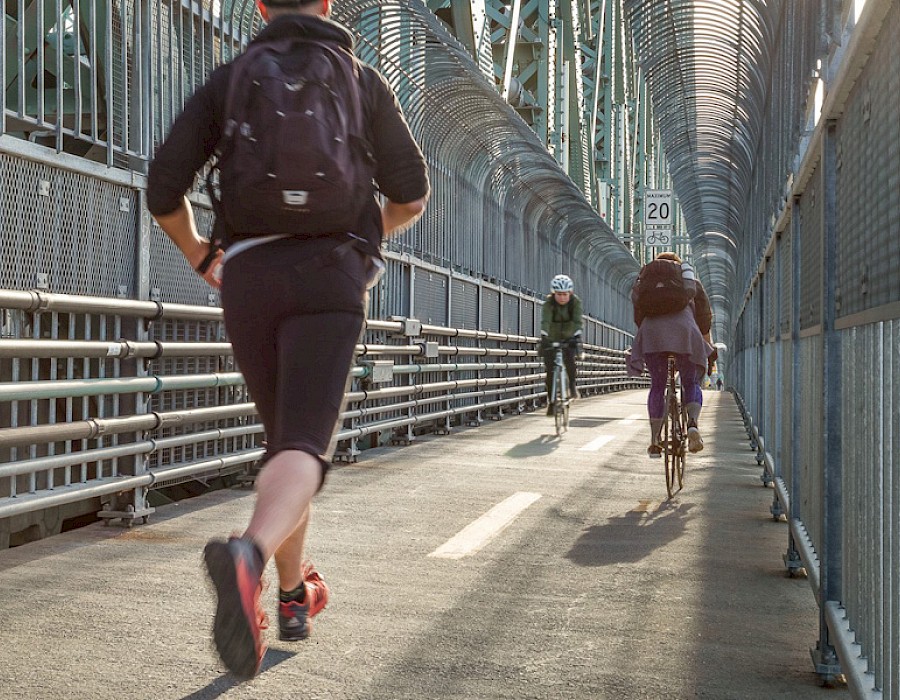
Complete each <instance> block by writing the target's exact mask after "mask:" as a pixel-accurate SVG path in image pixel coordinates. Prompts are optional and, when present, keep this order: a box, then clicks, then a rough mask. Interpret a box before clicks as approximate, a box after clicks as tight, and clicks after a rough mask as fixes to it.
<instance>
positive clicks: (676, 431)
mask: <svg viewBox="0 0 900 700" xmlns="http://www.w3.org/2000/svg"><path fill="white" fill-rule="evenodd" d="M675 375H676V371H675V358H674V357H671V356H670V357H669V377H668V380H667V381H666V416H665V421H664V423H663V442H662V448H663V457H664V458H665V467H666V492H667V493H668V494H669V498H672V497H673V496H674V495H675V494H676V493H678V492H679V491H681V489H682V488H683V487H684V460H685V456H686V455H687V449H688V446H687V416H686V415H685V412H684V407H683V405H682V401H681V394H680V387H679V383H678V381H677V379H676V376H675Z"/></svg>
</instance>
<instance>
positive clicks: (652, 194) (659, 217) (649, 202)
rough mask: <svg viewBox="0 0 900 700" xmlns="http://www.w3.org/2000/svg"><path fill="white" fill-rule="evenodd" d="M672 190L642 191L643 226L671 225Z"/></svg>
mask: <svg viewBox="0 0 900 700" xmlns="http://www.w3.org/2000/svg"><path fill="white" fill-rule="evenodd" d="M672 219H673V212H672V190H646V191H645V192H644V226H669V227H670V226H672Z"/></svg>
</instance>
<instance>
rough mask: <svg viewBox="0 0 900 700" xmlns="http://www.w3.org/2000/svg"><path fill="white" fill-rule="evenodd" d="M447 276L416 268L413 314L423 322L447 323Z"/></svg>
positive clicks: (444, 324) (442, 324)
mask: <svg viewBox="0 0 900 700" xmlns="http://www.w3.org/2000/svg"><path fill="white" fill-rule="evenodd" d="M447 288H448V285H447V276H446V275H440V274H438V273H436V272H431V271H428V270H421V269H418V270H416V274H415V284H414V287H413V289H414V292H413V295H414V296H413V316H414V317H415V318H418V319H419V320H420V321H422V322H423V323H431V324H435V325H439V326H446V325H447Z"/></svg>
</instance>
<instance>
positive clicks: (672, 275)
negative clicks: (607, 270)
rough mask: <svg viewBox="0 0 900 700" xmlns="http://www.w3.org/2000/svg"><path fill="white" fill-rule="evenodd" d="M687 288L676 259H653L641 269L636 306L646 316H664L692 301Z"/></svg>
mask: <svg viewBox="0 0 900 700" xmlns="http://www.w3.org/2000/svg"><path fill="white" fill-rule="evenodd" d="M691 296H692V295H691V294H690V292H688V290H687V289H685V286H684V280H683V279H682V275H681V265H679V264H678V263H677V262H675V261H674V260H653V261H651V262H649V263H647V264H646V265H644V267H643V268H642V269H641V273H640V276H639V277H638V281H637V301H636V302H635V303H636V306H637V307H638V310H639V311H640V312H641V313H642V314H643V315H644V316H664V315H665V314H671V313H674V312H676V311H681V310H682V309H683V308H684V307H685V306H687V305H688V303H689V302H690V301H691Z"/></svg>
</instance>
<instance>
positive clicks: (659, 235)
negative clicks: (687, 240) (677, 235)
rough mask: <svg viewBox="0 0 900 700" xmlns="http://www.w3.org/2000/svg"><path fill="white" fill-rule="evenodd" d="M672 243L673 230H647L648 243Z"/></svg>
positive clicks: (650, 244) (659, 244)
mask: <svg viewBox="0 0 900 700" xmlns="http://www.w3.org/2000/svg"><path fill="white" fill-rule="evenodd" d="M671 243H672V232H671V231H668V230H661V231H654V230H650V231H647V245H649V246H654V245H655V246H667V245H671Z"/></svg>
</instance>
